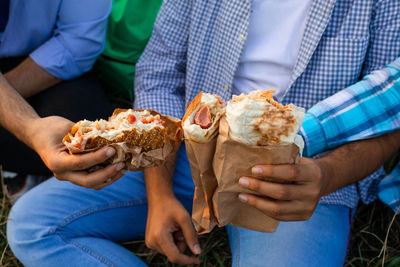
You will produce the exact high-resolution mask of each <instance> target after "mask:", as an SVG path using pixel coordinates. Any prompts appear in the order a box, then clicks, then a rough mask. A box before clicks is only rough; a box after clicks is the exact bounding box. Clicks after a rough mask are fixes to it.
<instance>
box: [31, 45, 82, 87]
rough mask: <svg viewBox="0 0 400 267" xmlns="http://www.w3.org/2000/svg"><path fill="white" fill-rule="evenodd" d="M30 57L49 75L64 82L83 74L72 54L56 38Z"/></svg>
mask: <svg viewBox="0 0 400 267" xmlns="http://www.w3.org/2000/svg"><path fill="white" fill-rule="evenodd" d="M29 56H30V57H31V58H32V60H33V61H35V62H36V64H38V65H39V66H40V67H42V68H43V69H45V70H46V71H47V72H48V73H50V74H51V75H53V76H55V77H57V78H59V79H62V80H70V79H72V78H75V77H78V76H80V75H81V74H82V73H83V71H82V70H81V68H80V67H79V66H78V65H77V64H76V62H75V60H74V58H73V56H72V55H71V53H70V52H69V51H68V50H67V49H66V48H65V47H64V46H63V45H62V44H61V43H60V41H58V40H57V39H56V38H55V37H53V38H51V39H49V40H48V41H47V42H45V43H44V44H43V45H41V46H40V47H39V48H37V49H36V50H34V51H33V52H32V53H31V54H30V55H29Z"/></svg>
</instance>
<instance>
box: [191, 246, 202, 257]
mask: <svg viewBox="0 0 400 267" xmlns="http://www.w3.org/2000/svg"><path fill="white" fill-rule="evenodd" d="M193 250H194V254H196V255H199V254H200V253H201V248H200V245H199V244H196V245H194V246H193Z"/></svg>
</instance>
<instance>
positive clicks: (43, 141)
mask: <svg viewBox="0 0 400 267" xmlns="http://www.w3.org/2000/svg"><path fill="white" fill-rule="evenodd" d="M0 99H5V100H6V101H0V125H1V126H2V127H4V128H5V129H7V130H8V131H10V132H11V133H12V134H14V135H15V136H16V137H17V138H18V139H20V140H21V141H22V142H24V143H25V144H27V145H28V146H29V147H31V148H32V149H34V150H35V151H36V152H37V153H38V154H39V155H40V157H41V158H42V160H43V161H44V162H45V164H46V165H47V167H49V169H50V170H51V171H53V172H54V174H55V176H56V177H57V178H59V179H61V180H69V181H71V182H73V183H75V184H78V185H81V186H86V187H91V188H96V189H101V188H103V187H104V186H107V185H109V184H110V183H111V182H114V181H115V180H116V179H118V178H119V177H120V175H122V173H121V169H119V168H117V167H119V166H118V165H112V166H109V167H108V168H106V169H104V170H102V171H97V172H94V173H91V174H88V173H86V172H83V171H82V170H83V169H85V168H87V167H90V166H93V165H96V164H98V163H101V162H104V161H105V160H106V159H107V158H109V157H110V156H111V155H110V154H108V155H107V152H106V151H105V150H100V151H98V152H96V153H89V154H86V155H69V154H68V153H67V152H65V149H64V145H63V144H62V143H61V140H62V137H63V136H64V135H65V134H66V133H68V131H69V130H70V129H71V126H72V125H73V123H72V122H71V121H69V120H67V119H64V118H61V117H46V118H40V117H39V115H38V114H37V113H36V112H35V110H34V109H33V108H32V107H31V106H30V105H29V104H28V103H27V102H26V101H25V100H24V99H23V97H22V96H21V95H20V94H19V93H18V92H17V91H16V90H15V89H14V88H12V87H11V86H10V84H9V83H8V82H7V80H6V79H5V78H4V76H2V75H1V74H0ZM110 178H111V179H110Z"/></svg>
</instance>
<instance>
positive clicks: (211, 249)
mask: <svg viewBox="0 0 400 267" xmlns="http://www.w3.org/2000/svg"><path fill="white" fill-rule="evenodd" d="M1 195H2V194H0V196H1ZM0 199H1V206H0V266H4V267H10V266H13V267H17V266H22V265H21V264H20V263H19V262H18V260H17V259H16V258H15V257H14V255H13V254H12V252H11V250H10V249H9V247H8V245H7V239H6V232H5V230H6V223H7V214H8V212H9V209H10V204H9V203H8V202H7V201H6V198H5V197H4V196H1V198H0ZM393 215H394V213H393V211H392V210H391V209H389V208H388V207H386V206H385V205H383V204H382V203H380V202H374V203H372V204H370V205H361V206H360V207H359V209H358V211H357V214H356V216H355V219H354V222H353V227H352V238H351V242H350V250H349V256H348V259H347V263H346V266H348V267H350V266H351V267H353V266H354V267H355V266H357V267H359V266H360V267H363V266H382V261H383V253H381V250H382V247H383V245H384V242H385V237H386V234H387V230H388V227H389V224H390V223H391V221H392V219H393ZM200 242H201V247H202V248H203V253H202V256H201V262H202V264H201V266H221V267H222V266H229V265H230V263H231V256H230V251H229V245H228V241H227V234H226V232H225V230H224V229H216V230H214V231H213V232H212V233H210V234H208V235H203V236H201V237H200ZM123 245H124V246H125V247H127V248H129V249H130V250H131V251H132V252H133V253H135V254H136V255H138V256H139V257H141V258H142V259H143V260H144V261H145V262H147V263H148V264H149V265H150V266H175V265H174V264H170V263H168V260H167V259H166V258H165V257H164V256H162V255H160V254H157V253H155V252H154V251H151V250H149V249H147V248H146V246H145V245H144V242H143V241H133V242H129V243H125V244H123ZM384 259H385V266H388V267H394V266H400V219H399V218H398V217H396V218H394V220H393V222H392V226H391V229H390V232H388V235H387V246H386V253H385V258H384Z"/></svg>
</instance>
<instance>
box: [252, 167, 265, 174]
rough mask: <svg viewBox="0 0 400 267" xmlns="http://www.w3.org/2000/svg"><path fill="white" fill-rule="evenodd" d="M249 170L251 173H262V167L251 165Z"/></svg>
mask: <svg viewBox="0 0 400 267" xmlns="http://www.w3.org/2000/svg"><path fill="white" fill-rule="evenodd" d="M251 171H252V173H253V174H254V175H260V174H262V169H261V168H258V167H253V168H252V169H251Z"/></svg>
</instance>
